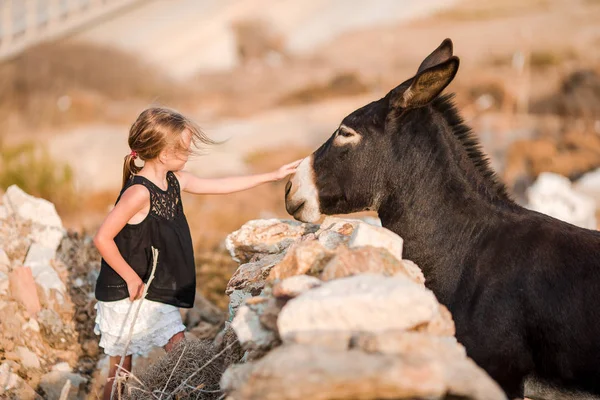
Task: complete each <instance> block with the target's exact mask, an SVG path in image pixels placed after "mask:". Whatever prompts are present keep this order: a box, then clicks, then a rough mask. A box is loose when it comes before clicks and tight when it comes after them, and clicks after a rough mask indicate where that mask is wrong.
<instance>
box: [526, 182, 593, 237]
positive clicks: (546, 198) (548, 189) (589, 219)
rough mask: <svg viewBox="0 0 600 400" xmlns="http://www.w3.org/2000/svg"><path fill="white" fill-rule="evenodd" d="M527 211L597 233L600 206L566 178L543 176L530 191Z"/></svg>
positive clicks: (528, 191)
mask: <svg viewBox="0 0 600 400" xmlns="http://www.w3.org/2000/svg"><path fill="white" fill-rule="evenodd" d="M527 201H528V204H527V208H529V209H532V210H535V211H538V212H541V213H543V214H547V215H550V216H552V217H554V218H557V219H560V220H562V221H565V222H568V223H570V224H573V225H577V226H580V227H582V228H587V229H596V228H597V225H596V202H595V200H594V199H593V198H592V197H589V196H588V195H585V194H583V193H580V192H578V191H576V190H574V189H573V187H572V185H571V181H569V179H568V178H565V177H564V176H561V175H558V174H554V173H550V172H543V173H541V174H540V175H539V176H538V178H537V180H536V181H535V183H534V184H533V185H531V186H530V187H529V188H528V189H527Z"/></svg>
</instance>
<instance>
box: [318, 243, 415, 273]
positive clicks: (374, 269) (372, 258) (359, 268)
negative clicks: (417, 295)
mask: <svg viewBox="0 0 600 400" xmlns="http://www.w3.org/2000/svg"><path fill="white" fill-rule="evenodd" d="M363 273H374V274H382V275H385V276H392V275H396V274H404V275H406V276H408V273H407V272H406V270H405V269H404V265H403V263H402V261H401V260H399V259H397V258H395V257H394V256H392V254H390V252H389V251H387V250H386V249H384V248H379V247H372V246H365V247H358V248H353V249H348V248H345V247H340V248H339V249H338V250H337V254H336V255H335V257H333V258H332V259H331V261H329V262H328V263H327V265H326V266H325V268H324V269H323V273H322V274H321V276H320V278H321V279H322V280H324V281H330V280H333V279H337V278H343V277H346V276H352V275H358V274H363Z"/></svg>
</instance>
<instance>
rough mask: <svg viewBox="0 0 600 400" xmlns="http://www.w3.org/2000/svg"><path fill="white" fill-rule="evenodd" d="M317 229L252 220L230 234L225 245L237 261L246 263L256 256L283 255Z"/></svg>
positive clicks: (283, 222)
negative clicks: (296, 241) (304, 236)
mask: <svg viewBox="0 0 600 400" xmlns="http://www.w3.org/2000/svg"><path fill="white" fill-rule="evenodd" d="M317 229H318V226H317V225H313V224H303V223H300V222H297V221H289V220H279V219H266V220H265V219H261V220H252V221H249V222H247V223H245V224H244V225H243V226H242V227H241V228H240V229H238V230H237V231H235V232H232V233H231V234H229V235H228V236H227V238H226V239H225V245H226V247H227V250H229V253H230V254H231V257H232V258H233V259H234V260H235V261H238V262H241V263H245V262H248V261H249V260H250V259H251V258H252V257H253V256H254V255H256V254H275V253H281V252H282V251H284V250H285V249H287V248H288V247H289V246H290V245H291V244H292V243H293V242H294V241H295V240H296V239H298V238H300V237H302V236H303V235H306V234H307V233H311V232H315V231H316V230H317Z"/></svg>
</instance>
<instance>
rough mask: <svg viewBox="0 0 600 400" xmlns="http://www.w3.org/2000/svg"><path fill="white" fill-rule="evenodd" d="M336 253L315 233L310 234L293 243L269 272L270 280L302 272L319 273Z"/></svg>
mask: <svg viewBox="0 0 600 400" xmlns="http://www.w3.org/2000/svg"><path fill="white" fill-rule="evenodd" d="M333 255H334V253H333V252H332V251H331V250H329V249H327V248H326V247H324V246H323V245H322V244H321V243H320V242H319V241H318V240H316V238H315V236H314V234H309V235H307V236H305V237H303V238H302V239H300V240H298V241H296V242H295V243H294V244H292V245H291V246H290V247H289V248H288V250H287V252H286V254H285V257H284V258H283V260H281V262H280V263H278V264H277V265H276V266H275V267H273V269H272V270H271V272H270V273H269V277H268V280H269V281H275V280H279V279H286V278H289V277H291V276H296V275H302V274H312V275H315V274H318V273H320V272H321V271H322V270H323V268H324V267H325V264H327V262H328V261H329V260H330V259H331V257H333Z"/></svg>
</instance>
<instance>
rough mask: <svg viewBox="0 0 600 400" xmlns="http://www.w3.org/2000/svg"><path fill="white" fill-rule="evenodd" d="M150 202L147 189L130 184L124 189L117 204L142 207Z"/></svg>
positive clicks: (139, 185)
mask: <svg viewBox="0 0 600 400" xmlns="http://www.w3.org/2000/svg"><path fill="white" fill-rule="evenodd" d="M149 200H150V191H149V190H148V188H147V187H146V186H144V185H141V184H136V183H134V184H131V185H130V186H129V187H127V188H125V190H123V192H122V193H121V195H120V196H119V200H118V203H121V204H126V205H131V206H132V207H135V206H137V205H144V204H146V203H148V201H149Z"/></svg>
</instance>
